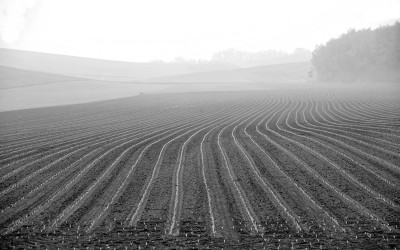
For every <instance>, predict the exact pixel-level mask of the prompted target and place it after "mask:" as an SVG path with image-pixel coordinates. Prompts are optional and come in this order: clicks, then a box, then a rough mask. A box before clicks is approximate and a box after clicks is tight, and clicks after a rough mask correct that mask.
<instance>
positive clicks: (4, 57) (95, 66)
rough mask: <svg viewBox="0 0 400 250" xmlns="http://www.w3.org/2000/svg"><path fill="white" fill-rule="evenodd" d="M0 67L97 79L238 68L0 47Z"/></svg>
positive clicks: (127, 79)
mask: <svg viewBox="0 0 400 250" xmlns="http://www.w3.org/2000/svg"><path fill="white" fill-rule="evenodd" d="M0 66H5V67H11V68H17V69H23V70H29V71H38V72H45V73H51V74H59V75H67V76H74V77H82V78H90V79H97V80H115V81H135V80H140V79H144V78H150V77H161V76H168V75H178V74H190V73H198V72H205V71H215V70H227V69H234V68H237V67H236V66H233V65H231V64H227V63H213V64H190V65H189V64H184V63H132V62H119V61H111V60H100V59H91V58H82V57H74V56H65V55H55V54H47V53H40V52H30V51H22V50H11V49H3V48H0Z"/></svg>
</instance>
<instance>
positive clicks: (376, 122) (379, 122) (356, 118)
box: [332, 101, 394, 128]
mask: <svg viewBox="0 0 400 250" xmlns="http://www.w3.org/2000/svg"><path fill="white" fill-rule="evenodd" d="M332 106H333V108H334V109H335V110H337V112H339V113H341V114H342V115H344V116H346V117H349V118H348V119H349V120H351V121H353V122H355V123H356V124H357V123H361V124H365V125H370V126H375V127H382V128H391V127H393V126H394V124H390V123H388V122H387V121H386V120H383V119H375V118H374V117H371V116H370V117H368V118H366V117H363V116H360V114H359V112H354V111H353V110H347V109H345V108H343V103H342V102H340V101H336V102H334V103H333V105H332ZM337 106H339V107H337Z"/></svg>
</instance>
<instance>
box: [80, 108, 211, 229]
mask: <svg viewBox="0 0 400 250" xmlns="http://www.w3.org/2000/svg"><path fill="white" fill-rule="evenodd" d="M214 117H219V114H218V113H217V114H213V115H212V116H209V118H213V119H214ZM192 126H193V125H192ZM147 148H148V147H146V149H147ZM142 154H143V152H142V153H141V154H140V155H142ZM138 160H140V159H138ZM120 176H121V175H120ZM121 178H122V179H123V178H124V176H122V177H121ZM121 178H120V177H116V178H114V179H116V180H115V181H113V182H114V183H118V179H121ZM125 183H127V182H125ZM110 185H112V186H110V187H109V188H108V189H109V190H114V191H118V190H119V192H117V193H115V196H114V198H112V192H114V191H112V192H111V193H110V194H109V193H106V194H104V195H103V196H104V198H101V199H100V200H108V199H111V200H112V201H113V202H115V200H116V199H117V198H118V196H119V194H120V192H122V189H118V188H117V186H116V185H114V184H110ZM118 185H119V184H118ZM107 197H108V198H107ZM86 204H89V205H90V204H92V202H89V203H88V202H86ZM103 204H104V203H103ZM90 206H92V205H90ZM101 206H103V205H101ZM106 207H107V206H106ZM108 208H110V206H108V207H107V210H108ZM84 210H85V211H87V210H90V208H89V207H86V208H85V209H84ZM85 213H86V212H85ZM97 213H98V209H95V210H93V211H92V212H89V215H88V216H89V217H88V216H85V217H86V219H88V218H90V217H94V216H96V215H97ZM100 213H101V212H100ZM90 214H92V215H90ZM78 216H80V215H78ZM74 217H77V216H75V215H74ZM72 220H74V219H72ZM80 220H85V219H84V218H82V219H80ZM89 220H91V219H89ZM95 224H96V221H95V223H94V224H93V225H95Z"/></svg>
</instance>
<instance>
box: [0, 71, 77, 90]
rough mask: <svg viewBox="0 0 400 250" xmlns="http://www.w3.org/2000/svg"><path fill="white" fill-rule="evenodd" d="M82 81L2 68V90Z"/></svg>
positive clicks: (75, 78)
mask: <svg viewBox="0 0 400 250" xmlns="http://www.w3.org/2000/svg"><path fill="white" fill-rule="evenodd" d="M77 80H82V79H80V78H77V77H71V76H64V75H56V74H49V73H42V72H35V71H28V70H21V69H16V68H9V67H4V66H0V89H11V88H20V87H28V86H34V85H41V84H53V83H57V82H68V81H77Z"/></svg>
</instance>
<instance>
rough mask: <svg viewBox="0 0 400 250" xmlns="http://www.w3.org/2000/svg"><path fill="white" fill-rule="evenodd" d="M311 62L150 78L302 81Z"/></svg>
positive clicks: (223, 80)
mask: <svg viewBox="0 0 400 250" xmlns="http://www.w3.org/2000/svg"><path fill="white" fill-rule="evenodd" d="M310 69H311V63H310V62H299V63H287V64H277V65H267V66H258V67H251V68H243V69H233V70H220V71H212V72H203V73H194V74H183V75H176V76H167V77H156V78H150V79H147V80H146V81H149V82H176V83H181V82H187V83H190V82H196V83H213V82H216V83H222V82H301V81H306V80H307V77H308V71H309V70H310Z"/></svg>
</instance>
